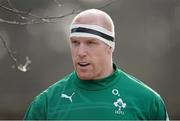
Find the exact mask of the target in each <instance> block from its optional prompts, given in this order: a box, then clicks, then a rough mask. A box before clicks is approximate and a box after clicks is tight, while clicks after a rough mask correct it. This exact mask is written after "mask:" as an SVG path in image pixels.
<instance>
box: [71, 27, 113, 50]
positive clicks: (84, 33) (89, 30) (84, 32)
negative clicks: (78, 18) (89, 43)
mask: <svg viewBox="0 0 180 121" xmlns="http://www.w3.org/2000/svg"><path fill="white" fill-rule="evenodd" d="M70 29H71V34H70V37H94V38H97V39H99V40H101V41H103V42H104V43H106V44H107V45H109V46H110V47H112V48H113V49H114V47H115V42H114V33H113V32H111V31H109V30H107V29H105V28H103V27H101V26H98V25H90V24H72V25H71V27H70Z"/></svg>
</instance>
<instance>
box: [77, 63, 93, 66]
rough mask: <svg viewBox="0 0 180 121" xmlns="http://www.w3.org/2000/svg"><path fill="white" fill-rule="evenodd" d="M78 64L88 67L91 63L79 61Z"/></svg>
mask: <svg viewBox="0 0 180 121" xmlns="http://www.w3.org/2000/svg"><path fill="white" fill-rule="evenodd" d="M78 65H79V66H80V67H87V66H89V65H90V63H86V62H79V63H78Z"/></svg>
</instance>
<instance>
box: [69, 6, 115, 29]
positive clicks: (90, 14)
mask: <svg viewBox="0 0 180 121" xmlns="http://www.w3.org/2000/svg"><path fill="white" fill-rule="evenodd" d="M72 24H90V25H98V26H101V27H103V28H105V29H107V30H109V31H111V32H114V24H113V21H112V19H111V17H110V16H109V15H108V14H107V13H105V12H103V11H101V10H98V9H88V10H85V11H83V12H81V13H79V14H78V15H77V16H76V17H75V18H74V19H73V21H72Z"/></svg>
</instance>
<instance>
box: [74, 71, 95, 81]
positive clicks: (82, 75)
mask: <svg viewBox="0 0 180 121" xmlns="http://www.w3.org/2000/svg"><path fill="white" fill-rule="evenodd" d="M77 75H78V77H79V78H80V79H81V80H91V79H92V78H91V76H89V74H87V73H86V74H85V73H78V72H77Z"/></svg>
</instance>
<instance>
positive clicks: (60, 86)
mask: <svg viewBox="0 0 180 121" xmlns="http://www.w3.org/2000/svg"><path fill="white" fill-rule="evenodd" d="M72 75H73V72H72V73H70V74H69V75H67V76H65V77H64V78H62V79H60V80H59V81H57V82H55V83H54V84H52V85H50V86H49V87H48V88H47V89H46V90H44V91H43V92H41V93H40V94H39V95H37V96H36V97H35V98H34V100H35V101H37V102H41V100H42V101H43V102H44V100H47V98H51V97H54V96H56V95H58V94H59V93H60V92H62V91H63V90H64V89H65V88H66V87H67V86H68V85H70V83H71V82H70V81H71V76H72Z"/></svg>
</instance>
